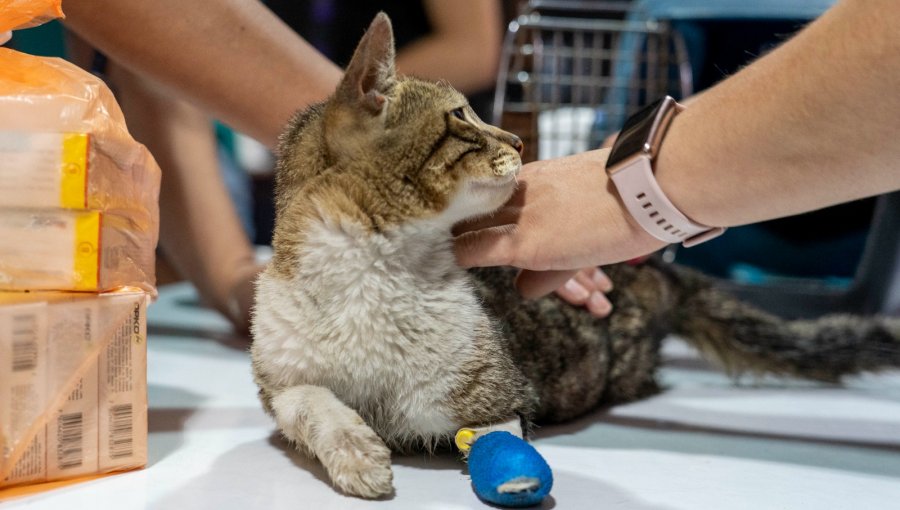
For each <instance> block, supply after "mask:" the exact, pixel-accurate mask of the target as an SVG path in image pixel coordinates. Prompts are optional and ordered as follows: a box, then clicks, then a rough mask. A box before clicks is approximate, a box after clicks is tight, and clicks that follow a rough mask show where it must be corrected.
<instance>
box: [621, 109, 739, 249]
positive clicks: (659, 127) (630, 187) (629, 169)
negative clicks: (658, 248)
mask: <svg viewBox="0 0 900 510" xmlns="http://www.w3.org/2000/svg"><path fill="white" fill-rule="evenodd" d="M683 110H684V107H683V106H681V105H680V104H678V103H677V102H675V100H674V99H672V98H671V97H665V98H663V99H661V100H659V101H656V102H654V103H651V104H649V105H647V106H646V107H644V108H643V109H641V110H639V111H638V112H636V113H634V114H633V115H632V116H631V117H629V119H628V120H627V121H626V122H625V125H624V126H623V127H622V130H621V132H620V134H619V136H618V137H617V139H616V142H615V144H614V145H613V148H612V152H611V153H610V155H609V159H608V160H607V164H606V173H607V174H608V175H609V177H610V178H611V180H612V181H613V183H614V184H615V187H616V189H617V191H618V193H619V196H620V197H621V199H622V202H623V203H624V205H625V207H626V209H627V210H628V212H629V213H630V214H631V216H632V217H633V218H634V219H635V220H637V223H639V224H640V226H641V227H643V229H644V230H646V231H647V232H648V233H649V234H651V235H652V236H653V237H656V238H657V239H660V240H662V241H665V242H667V243H681V244H683V245H684V246H686V247H690V246H694V245H697V244H700V243H703V242H705V241H708V240H710V239H712V238H714V237H717V236H719V235H720V234H721V233H722V232H724V230H725V229H723V228H718V227H714V226H711V225H708V224H703V223H700V222H698V221H696V220H694V219H692V218H690V217H688V216H687V215H685V213H684V211H682V210H681V209H680V208H679V207H678V206H677V205H675V203H673V201H672V200H671V198H670V197H669V195H668V194H667V193H666V191H664V189H663V188H662V187H661V186H660V184H659V181H658V180H657V177H656V170H657V166H658V165H657V164H658V159H659V158H658V156H659V153H660V151H661V146H662V145H665V141H666V139H667V135H668V133H669V128H670V127H671V125H672V123H673V121H674V119H675V118H676V117H677V116H678V115H679V113H680V112H682V111H683Z"/></svg>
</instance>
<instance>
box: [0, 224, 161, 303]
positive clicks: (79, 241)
mask: <svg viewBox="0 0 900 510" xmlns="http://www.w3.org/2000/svg"><path fill="white" fill-rule="evenodd" d="M155 247H156V230H155V228H154V229H151V230H150V231H147V230H141V228H140V226H139V225H136V224H135V222H134V221H132V220H131V219H130V218H129V217H123V216H120V215H118V214H104V213H101V212H98V211H93V210H84V211H77V210H67V209H0V290H76V291H103V290H109V289H113V288H115V287H121V286H125V285H130V286H135V287H141V288H143V289H144V290H147V291H150V292H153V284H154V283H155V277H154V262H153V258H154V249H155Z"/></svg>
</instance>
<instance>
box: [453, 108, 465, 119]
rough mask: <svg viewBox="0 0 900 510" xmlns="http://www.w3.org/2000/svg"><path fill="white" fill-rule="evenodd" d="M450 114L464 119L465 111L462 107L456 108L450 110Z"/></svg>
mask: <svg viewBox="0 0 900 510" xmlns="http://www.w3.org/2000/svg"><path fill="white" fill-rule="evenodd" d="M450 115H453V116H454V117H456V118H457V119H459V120H466V111H465V109H463V108H457V109H455V110H453V111H452V112H450Z"/></svg>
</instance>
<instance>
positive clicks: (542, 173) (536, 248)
mask: <svg viewBox="0 0 900 510" xmlns="http://www.w3.org/2000/svg"><path fill="white" fill-rule="evenodd" d="M608 154H609V150H607V149H601V150H596V151H590V152H585V153H582V154H576V155H574V156H568V157H565V158H560V159H556V160H551V161H537V162H534V163H530V164H528V165H525V166H524V167H523V168H522V171H521V173H520V174H519V176H518V181H519V187H518V188H517V190H516V192H515V194H514V195H513V197H512V198H511V199H510V200H509V202H507V204H506V205H504V206H503V207H502V208H501V209H500V210H499V211H497V212H496V213H494V214H493V215H490V216H486V217H483V218H479V219H476V220H473V221H469V222H465V223H462V224H460V225H457V226H456V228H455V229H454V233H455V234H456V238H455V252H456V257H457V261H458V262H459V264H460V265H462V266H463V267H486V266H497V265H509V266H515V267H519V268H522V269H524V270H525V271H523V272H522V273H521V274H520V275H519V277H518V279H517V281H516V285H517V287H518V288H519V290H520V292H522V294H523V295H525V296H526V297H537V296H541V295H543V294H546V293H548V292H550V291H552V290H554V289H558V288H560V287H561V286H563V287H564V286H565V284H566V283H567V282H568V281H570V279H571V278H572V277H573V276H574V275H575V273H576V271H577V270H578V269H579V268H585V267H596V266H597V265H603V264H611V263H614V262H622V261H625V260H629V259H632V258H634V257H635V256H640V255H646V254H648V253H652V252H654V251H656V250H658V249H660V248H662V247H663V246H664V243H663V242H662V241H659V240H657V239H655V238H653V237H652V236H650V234H648V233H647V232H646V231H644V230H643V229H642V228H641V227H640V226H639V225H638V224H637V223H636V222H635V221H634V219H633V218H632V217H631V215H630V214H628V213H627V211H625V209H624V207H623V206H622V204H621V202H620V201H619V199H618V195H617V194H616V192H615V190H614V189H613V188H612V183H611V182H610V181H609V179H608V177H607V176H606V172H604V171H603V170H602V169H603V167H604V164H605V162H606V157H607V156H608ZM560 172H565V173H566V174H567V175H566V176H565V177H566V178H563V179H561V178H559V173H560ZM575 211H577V213H575ZM590 271H591V270H587V273H582V274H580V275H579V276H577V277H575V282H576V283H580V284H581V285H582V286H583V287H584V288H585V290H586V291H587V292H588V293H589V294H588V297H587V298H584V293H583V292H580V290H579V289H578V288H577V287H575V286H574V285H573V284H569V286H570V289H568V290H567V289H565V288H563V289H561V292H559V294H560V296H561V297H563V298H564V299H566V300H567V301H570V302H573V303H576V304H579V303H578V301H579V297H580V298H581V299H586V300H585V301H584V303H585V304H587V306H588V309H589V310H591V312H592V313H594V314H595V315H600V316H603V315H605V314H604V313H603V306H604V305H603V303H602V301H601V300H600V299H599V298H598V297H595V292H594V291H595V290H599V291H601V292H604V289H605V288H609V287H610V286H609V285H606V283H605V282H602V278H599V281H600V282H601V284H597V285H596V286H594V285H591V283H593V281H594V275H593V274H591V273H590ZM586 284H587V286H585V285H586ZM592 301H593V303H592ZM607 313H608V311H607Z"/></svg>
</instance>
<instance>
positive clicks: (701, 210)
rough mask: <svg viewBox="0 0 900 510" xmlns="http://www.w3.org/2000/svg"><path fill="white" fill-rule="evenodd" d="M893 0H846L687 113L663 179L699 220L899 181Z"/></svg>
mask: <svg viewBox="0 0 900 510" xmlns="http://www.w3.org/2000/svg"><path fill="white" fill-rule="evenodd" d="M898 18H900V3H897V2H896V1H893V0H847V1H844V2H841V3H839V4H838V5H837V6H835V7H834V8H833V9H832V10H831V11H829V12H827V13H826V14H825V15H823V16H822V17H821V18H820V19H819V20H817V21H816V22H814V23H812V24H811V25H810V26H809V27H807V28H806V29H804V30H803V31H802V32H801V33H800V34H798V35H797V36H796V37H794V38H793V39H791V40H790V41H788V42H787V43H785V44H783V45H782V46H781V47H779V48H778V49H776V50H774V51H773V52H771V53H770V54H768V55H766V56H765V57H762V58H760V59H759V60H758V61H756V62H755V63H753V64H752V65H750V66H748V67H747V68H745V69H744V70H742V71H741V72H739V73H737V74H736V75H735V76H733V77H731V78H729V79H727V80H725V81H723V82H722V83H720V84H719V85H717V86H716V87H713V88H712V89H709V90H708V91H706V92H705V93H704V94H703V95H702V97H700V98H698V99H696V100H695V101H693V102H692V103H691V105H690V107H689V108H688V109H687V110H685V112H684V113H682V114H681V115H679V116H678V117H676V119H675V121H674V122H673V124H672V126H671V128H670V130H669V133H668V135H667V136H666V139H665V141H664V143H663V147H662V150H661V152H660V155H659V157H658V160H657V163H656V176H657V179H658V180H659V182H660V186H661V187H662V188H663V189H664V190H665V191H666V193H667V195H669V197H670V199H671V200H672V201H673V202H674V203H675V204H676V205H677V206H678V207H679V208H681V209H682V210H683V211H684V212H685V214H687V215H688V216H689V217H690V218H692V219H694V220H695V221H698V222H701V223H705V224H708V225H716V226H731V225H740V224H746V223H752V222H756V221H761V220H766V219H771V218H775V217H781V216H787V215H792V214H797V213H801V212H805V211H809V210H814V209H818V208H822V207H826V206H829V205H833V204H836V203H839V202H845V201H849V200H853V199H857V198H862V197H866V196H871V195H875V194H879V193H883V192H886V191H891V190H894V189H898V188H900V143H898V142H897V140H898V139H900V121H898V119H900V94H898V93H897V90H898V86H900V35H898V32H897V31H896V26H895V20H896V19H898Z"/></svg>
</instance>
